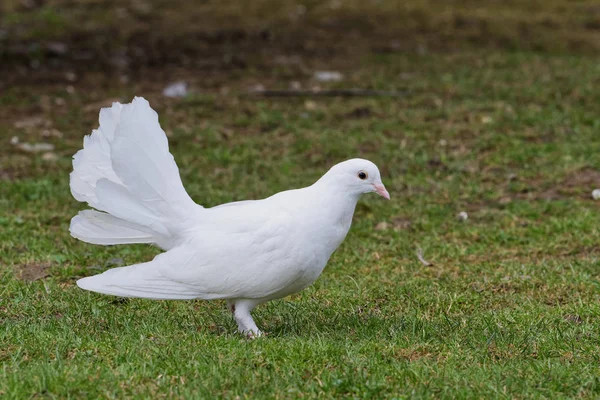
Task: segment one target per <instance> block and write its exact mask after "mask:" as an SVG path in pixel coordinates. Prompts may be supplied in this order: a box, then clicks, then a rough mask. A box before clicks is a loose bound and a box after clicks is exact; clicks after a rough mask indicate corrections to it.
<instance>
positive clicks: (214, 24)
mask: <svg viewBox="0 0 600 400" xmlns="http://www.w3.org/2000/svg"><path fill="white" fill-rule="evenodd" d="M0 7H1V10H0V11H1V15H0V328H5V327H6V328H7V329H5V330H2V329H0V343H6V345H1V344H0V361H6V365H7V367H6V368H5V370H4V376H5V377H6V379H0V396H2V395H3V394H4V395H7V394H12V395H13V396H14V398H30V397H34V396H36V397H37V396H55V397H59V398H66V397H76V398H96V397H107V396H108V397H115V398H126V397H136V396H139V398H157V397H160V396H163V397H173V393H175V394H177V393H182V394H187V395H188V396H189V397H190V398H213V397H219V396H222V397H232V398H233V397H234V396H235V395H237V396H239V397H240V398H245V397H249V398H290V397H293V393H297V397H302V396H305V395H306V396H307V397H311V394H312V395H313V396H315V397H316V396H317V395H320V394H322V393H323V391H324V392H325V393H326V394H329V395H330V397H331V398H346V397H351V398H398V397H401V398H412V397H425V398H430V397H435V398H497V397H523V398H527V397H531V398H539V397H549V398H563V397H564V398H573V397H598V393H600V384H599V381H598V354H600V353H599V349H598V339H597V332H598V331H599V329H600V327H599V325H598V315H600V292H599V290H598V288H599V287H600V274H599V271H600V248H599V246H598V243H599V242H600V226H599V225H598V221H600V201H599V200H600V190H598V189H600V118H599V114H598V111H599V108H598V106H599V104H600V90H599V88H600V53H599V52H600V3H599V2H598V0H580V1H575V0H573V1H569V0H530V1H525V0H487V1H477V0H454V1H450V0H422V1H417V0H404V1H382V0H380V1H377V0H361V1H358V0H349V1H342V0H327V1H316V0H315V1H313V0H307V1H275V0H254V1H231V0H221V1H216V0H205V1H191V0H186V1H183V0H135V1H134V0H128V1H126V0H122V1H117V0H112V1H111V0H2V1H1V2H0ZM136 95H137V96H144V97H146V98H147V99H148V100H149V101H150V104H151V105H152V107H153V108H154V109H155V110H156V111H157V112H158V114H159V117H160V122H161V126H162V127H163V129H164V130H165V132H166V134H167V135H168V136H169V146H170V150H171V152H172V153H173V155H174V157H175V160H176V161H177V163H178V166H179V169H180V173H181V175H182V180H183V182H184V185H185V187H186V189H187V190H188V192H189V194H190V195H191V197H192V198H193V199H194V200H196V201H197V202H198V203H200V204H202V205H204V206H213V205H217V204H221V203H224V202H228V201H234V200H244V199H256V198H264V197H266V196H269V195H271V194H273V193H276V192H278V191H281V190H286V189H290V188H294V187H303V186H306V185H309V184H311V183H313V182H314V181H315V180H317V179H318V178H319V177H320V176H321V175H322V174H323V173H324V172H325V171H326V170H327V169H328V168H329V167H330V166H332V165H333V164H335V163H337V162H340V161H342V160H345V159H348V158H353V157H362V158H367V159H370V160H372V161H373V162H375V163H376V164H377V165H378V166H379V168H380V170H381V172H382V178H383V182H384V183H385V185H386V187H387V188H388V190H389V192H390V194H391V201H389V202H386V201H383V200H382V199H380V198H376V196H365V198H364V199H363V200H361V202H359V204H358V206H357V208H356V213H355V219H354V222H353V226H352V230H351V231H350V233H349V235H348V237H347V239H346V241H345V242H344V243H343V244H342V246H341V248H340V249H339V250H338V251H337V252H336V253H335V254H334V256H333V257H332V260H331V261H330V263H329V265H328V267H327V269H326V271H325V272H324V274H323V276H322V277H321V278H320V279H319V280H318V281H317V282H316V284H315V285H314V286H312V287H310V288H308V289H307V290H305V291H304V292H302V293H301V294H299V295H297V296H294V297H293V298H291V299H285V300H282V301H279V302H274V303H271V304H272V305H269V306H268V307H267V306H265V307H259V308H258V309H257V310H256V312H255V318H256V319H257V323H259V325H260V326H261V327H264V330H265V331H266V332H269V333H270V334H271V336H269V337H268V338H267V340H266V341H264V342H261V341H257V342H255V343H251V344H250V343H246V342H243V341H240V340H236V337H234V336H232V334H233V332H235V324H234V322H233V321H232V320H231V317H230V315H229V314H228V313H226V312H225V311H224V305H223V304H220V303H218V302H217V303H209V304H205V303H201V302H180V303H173V302H169V303H167V302H150V301H142V300H140V301H136V300H132V301H131V302H121V301H118V300H114V299H112V298H108V297H101V296H94V295H92V294H89V293H82V292H81V291H80V290H79V289H78V288H77V287H76V286H75V285H74V282H75V280H76V279H77V278H80V277H82V276H86V275H92V274H96V273H98V272H101V271H103V270H105V269H107V268H111V267H114V266H121V265H128V264H133V263H136V262H141V261H147V260H149V259H150V258H151V257H152V256H153V255H155V254H156V253H157V250H156V249H155V248H152V247H147V246H133V245H132V246H117V247H114V246H113V247H102V246H92V245H88V244H85V243H82V242H79V241H77V240H75V239H73V238H72V237H70V235H69V231H68V227H69V220H70V219H71V218H72V217H73V216H74V215H75V214H76V213H77V211H78V210H81V209H83V208H85V207H86V206H85V205H84V204H80V203H77V202H76V201H75V200H74V199H73V198H72V196H71V194H70V191H69V173H70V172H71V170H72V167H71V161H72V156H73V154H74V153H75V152H77V151H78V150H79V149H81V147H82V141H83V137H84V135H86V134H89V133H90V132H91V131H92V129H95V128H96V127H97V126H98V111H99V109H100V108H101V107H106V106H110V105H111V103H112V102H114V101H120V102H129V101H131V99H132V98H133V96H136ZM594 190H596V192H594ZM594 193H595V194H594ZM416 249H421V250H420V254H419V255H417V254H416ZM30 282H33V283H31V284H30ZM140 321H143V323H141V322H140ZM3 322H5V323H3ZM140 338H147V340H146V339H144V340H142V339H140ZM232 338H233V340H232ZM3 340H4V342H2V341H3ZM199 343H200V344H199ZM217 348H219V349H220V348H225V349H227V351H223V352H215V351H214V349H217ZM190 349H192V351H191V350H190ZM232 349H233V351H230V350H232ZM50 353H52V354H50ZM216 353H218V354H216ZM217 357H218V358H217ZM290 360H292V361H293V362H290ZM292 364H293V365H292ZM169 374H170V375H169ZM250 375H251V377H250ZM157 377H158V378H157ZM161 377H163V378H161ZM184 377H185V379H184ZM173 382H175V383H177V382H179V383H180V384H178V385H179V388H178V389H176V390H180V392H173V391H172V390H173V388H174V386H173V385H174V383H173ZM593 393H597V394H596V395H593ZM325 397H327V396H325Z"/></svg>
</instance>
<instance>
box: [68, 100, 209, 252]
mask: <svg viewBox="0 0 600 400" xmlns="http://www.w3.org/2000/svg"><path fill="white" fill-rule="evenodd" d="M99 120H100V127H99V128H98V129H97V130H94V131H93V132H92V134H91V135H90V136H86V137H85V138H84V144H83V149H82V150H80V151H79V152H78V153H77V154H75V156H74V157H73V172H72V173H71V193H72V194H73V197H75V199H77V200H79V201H81V202H86V203H88V205H89V206H90V207H93V208H95V209H97V210H100V211H105V212H106V213H108V214H105V213H98V212H95V213H87V214H84V213H80V214H79V215H77V216H75V217H74V218H73V219H72V220H71V228H70V229H71V233H72V235H73V236H74V237H76V238H78V239H80V240H83V241H86V242H89V243H96V244H106V245H108V244H121V243H156V244H158V245H159V246H160V247H162V248H165V249H168V248H171V247H172V246H173V245H174V244H175V243H177V238H178V233H179V232H181V231H182V230H183V229H185V227H186V226H187V225H186V224H187V223H189V221H190V220H192V217H193V216H194V215H196V214H197V213H198V210H199V209H201V207H200V206H198V205H197V204H196V203H194V201H193V200H192V199H191V198H190V197H189V195H188V194H187V192H186V191H185V189H184V187H183V184H182V183H181V178H180V177H179V169H178V168H177V164H176V163H175V160H174V159H173V156H172V155H171V154H170V153H169V146H168V142H167V137H166V135H165V133H164V131H163V130H162V129H161V127H160V125H159V122H158V115H157V114H156V112H154V110H152V108H150V105H149V104H148V102H147V101H146V100H145V99H143V98H140V97H136V98H135V99H134V100H133V102H131V103H130V104H119V103H114V104H113V106H112V107H111V108H104V109H102V110H101V111H100V118H99Z"/></svg>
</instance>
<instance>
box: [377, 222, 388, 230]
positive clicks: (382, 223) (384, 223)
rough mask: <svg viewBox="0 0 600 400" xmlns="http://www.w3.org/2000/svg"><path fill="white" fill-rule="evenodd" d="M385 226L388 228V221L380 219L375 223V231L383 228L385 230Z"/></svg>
mask: <svg viewBox="0 0 600 400" xmlns="http://www.w3.org/2000/svg"><path fill="white" fill-rule="evenodd" d="M387 228H388V223H387V222H385V221H381V222H380V223H378V224H377V225H375V230H376V231H385V230H387Z"/></svg>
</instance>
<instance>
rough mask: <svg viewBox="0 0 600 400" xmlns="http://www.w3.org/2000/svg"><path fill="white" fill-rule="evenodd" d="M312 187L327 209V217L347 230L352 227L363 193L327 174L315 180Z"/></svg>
mask: <svg viewBox="0 0 600 400" xmlns="http://www.w3.org/2000/svg"><path fill="white" fill-rule="evenodd" d="M333 178H335V177H333ZM311 189H312V190H313V191H314V196H315V197H316V198H317V199H318V200H317V201H318V202H319V203H321V205H322V207H323V209H324V210H327V217H326V218H327V219H330V218H331V221H330V222H331V223H334V224H335V225H338V226H340V227H342V228H344V229H346V230H347V229H350V224H351V223H352V216H353V215H354V209H355V208H356V203H358V200H359V199H360V196H361V194H362V193H360V192H354V191H351V190H348V187H347V186H345V185H343V184H340V182H339V180H337V179H332V177H328V176H327V175H324V176H323V177H322V178H321V179H319V180H318V181H317V182H315V183H314V184H313V185H312V186H311ZM344 235H345V234H344Z"/></svg>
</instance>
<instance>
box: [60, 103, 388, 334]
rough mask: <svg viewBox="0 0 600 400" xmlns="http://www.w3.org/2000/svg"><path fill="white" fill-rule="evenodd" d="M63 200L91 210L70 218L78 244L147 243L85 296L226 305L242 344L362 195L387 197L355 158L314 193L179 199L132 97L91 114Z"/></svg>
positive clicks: (312, 265) (144, 112) (154, 125)
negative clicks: (144, 257) (92, 125)
mask: <svg viewBox="0 0 600 400" xmlns="http://www.w3.org/2000/svg"><path fill="white" fill-rule="evenodd" d="M70 185H71V193H72V194H73V197H75V199H77V200H78V201H81V202H86V203H87V204H88V205H89V206H90V207H93V208H95V209H96V210H98V211H96V210H85V211H81V212H80V213H79V214H78V215H76V216H75V217H73V219H72V220H71V226H70V232H71V235H72V236H73V237H75V238H77V239H79V240H82V241H84V242H87V243H93V244H100V245H115V244H123V243H152V244H155V245H157V246H158V247H160V248H162V249H164V250H166V251H165V252H164V253H161V254H159V255H157V256H156V257H155V258H154V259H153V260H152V261H150V262H145V263H141V264H135V265H130V266H127V267H121V268H113V269H110V270H108V271H106V272H104V273H102V274H99V275H95V276H91V277H87V278H83V279H80V280H78V281H77V285H78V286H79V287H81V288H83V289H86V290H91V291H94V292H98V293H104V294H109V295H115V296H122V297H141V298H148V299H173V300H184V299H204V300H213V299H225V300H227V306H228V308H229V310H230V311H231V312H232V313H233V315H234V318H235V320H236V322H237V324H238V330H239V331H240V332H241V333H244V334H246V335H248V336H250V337H254V336H260V335H261V332H260V330H259V329H258V327H257V326H256V324H255V323H254V320H253V319H252V315H251V314H250V312H251V311H252V309H254V307H256V306H257V305H259V304H261V303H264V302H266V301H269V300H272V299H277V298H282V297H285V296H287V295H290V294H292V293H297V292H299V291H301V290H302V289H304V288H306V287H307V286H309V285H310V284H312V283H313V282H314V281H315V280H316V279H317V277H318V276H319V275H320V274H321V272H322V271H323V268H325V265H326V264H327V261H328V260H329V257H330V256H331V254H332V253H333V252H334V251H335V250H336V249H337V247H338V246H339V245H340V243H342V241H343V240H344V238H345V237H346V234H347V233H348V230H349V229H350V224H351V222H352V216H353V214H354V208H355V206H356V203H357V201H358V199H359V198H360V196H361V195H362V194H363V193H369V192H376V193H378V194H380V195H381V196H383V197H385V198H386V199H389V194H388V192H387V190H386V189H385V186H384V185H383V183H382V182H381V177H380V174H379V170H378V169H377V167H376V166H375V164H373V163H372V162H370V161H367V160H362V159H352V160H348V161H344V162H342V163H339V164H337V165H335V166H333V167H332V168H331V169H330V170H329V171H328V172H327V173H326V174H325V175H323V176H322V177H321V178H320V179H319V180H318V181H317V182H315V183H314V184H312V185H311V186H308V187H305V188H302V189H295V190H288V191H284V192H280V193H277V194H275V195H273V196H271V197H268V198H266V199H263V200H248V201H238V202H233V203H227V204H222V205H220V206H216V207H212V208H204V207H202V206H200V205H198V204H196V203H195V202H194V201H193V200H192V199H191V198H190V196H189V195H188V194H187V192H186V191H185V189H184V187H183V184H182V183H181V178H180V176H179V170H178V168H177V164H175V160H174V159H173V156H172V155H171V154H170V153H169V147H168V142H167V137H166V135H165V133H164V131H163V130H162V129H161V127H160V125H159V122H158V115H157V114H156V112H155V111H154V110H153V109H152V108H150V105H149V104H148V102H147V101H146V100H145V99H143V98H140V97H136V98H134V100H133V102H132V103H130V104H120V103H114V104H113V105H112V107H111V108H104V109H102V110H101V111H100V128H99V129H97V130H94V131H93V132H92V134H91V135H90V136H86V137H85V138H84V141H83V149H82V150H80V151H79V152H77V154H75V156H74V157H73V172H72V173H71V181H70Z"/></svg>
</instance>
